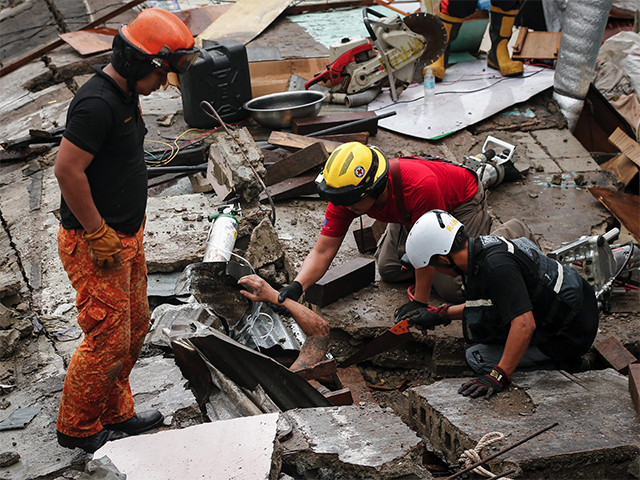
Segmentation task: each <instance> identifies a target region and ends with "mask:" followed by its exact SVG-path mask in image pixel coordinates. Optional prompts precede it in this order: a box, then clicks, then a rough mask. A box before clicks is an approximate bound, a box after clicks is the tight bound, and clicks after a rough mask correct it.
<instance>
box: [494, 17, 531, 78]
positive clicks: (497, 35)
mask: <svg viewBox="0 0 640 480" xmlns="http://www.w3.org/2000/svg"><path fill="white" fill-rule="evenodd" d="M517 14H518V9H515V10H502V9H501V8H498V7H494V6H493V5H491V19H490V25H489V37H491V50H489V56H488V57H487V65H488V66H489V67H491V68H495V69H496V70H500V73H501V74H502V75H504V76H505V77H515V76H517V75H522V72H524V67H523V66H522V62H518V61H517V60H512V59H511V57H510V56H509V50H508V49H507V44H508V43H509V40H510V39H511V30H512V28H513V24H514V22H515V19H516V15H517Z"/></svg>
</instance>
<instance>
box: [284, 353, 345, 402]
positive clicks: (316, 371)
mask: <svg viewBox="0 0 640 480" xmlns="http://www.w3.org/2000/svg"><path fill="white" fill-rule="evenodd" d="M337 368H338V364H337V362H336V361H335V359H331V360H324V361H322V362H320V363H317V364H315V365H311V366H310V367H306V368H301V369H300V370H295V371H294V373H297V374H298V375H300V376H301V377H302V378H304V379H305V380H315V379H318V378H322V377H326V376H328V375H333V374H334V373H336V369H337ZM325 396H326V395H325Z"/></svg>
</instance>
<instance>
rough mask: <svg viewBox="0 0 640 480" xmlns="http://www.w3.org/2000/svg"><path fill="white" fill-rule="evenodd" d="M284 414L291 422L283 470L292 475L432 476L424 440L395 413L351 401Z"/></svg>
mask: <svg viewBox="0 0 640 480" xmlns="http://www.w3.org/2000/svg"><path fill="white" fill-rule="evenodd" d="M283 416H284V417H285V418H286V419H287V420H288V421H289V422H290V423H291V424H292V425H293V435H292V437H291V438H289V439H287V440H285V441H283V442H282V448H283V452H282V462H283V470H284V471H285V472H286V473H288V474H289V475H293V476H294V478H313V476H315V475H319V476H320V478H336V479H348V478H366V479H372V480H373V479H379V480H382V479H384V480H392V479H400V478H431V476H430V475H429V473H428V472H427V471H426V470H425V469H424V467H423V466H422V452H423V449H424V446H423V444H422V441H421V440H420V439H419V438H418V436H417V435H416V434H415V432H413V431H411V430H410V429H409V428H408V427H407V426H406V425H405V424H404V423H402V421H400V419H399V418H398V417H396V416H395V415H394V414H393V413H392V412H389V411H384V410H382V409H380V408H378V407H374V406H371V407H360V406H355V405H353V406H344V407H329V408H313V409H304V410H291V411H289V412H286V413H284V414H283Z"/></svg>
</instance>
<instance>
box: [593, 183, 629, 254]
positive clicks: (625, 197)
mask: <svg viewBox="0 0 640 480" xmlns="http://www.w3.org/2000/svg"><path fill="white" fill-rule="evenodd" d="M587 190H589V193H591V195H593V197H594V198H595V199H596V200H598V201H600V202H601V203H602V204H603V205H604V206H605V207H606V209H607V210H609V211H610V212H611V213H612V214H613V216H614V217H616V218H617V219H618V220H620V223H622V224H623V225H624V226H625V227H626V229H627V230H629V233H630V234H631V235H632V236H633V238H634V239H635V240H636V242H640V197H638V195H630V194H628V193H622V192H616V191H615V190H611V189H609V188H599V187H593V188H589V189H587Z"/></svg>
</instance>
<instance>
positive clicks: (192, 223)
mask: <svg viewBox="0 0 640 480" xmlns="http://www.w3.org/2000/svg"><path fill="white" fill-rule="evenodd" d="M213 198H214V197H213V196H212V195H205V194H202V193H194V194H191V195H180V196H156V197H149V200H148V203H147V223H146V226H145V235H144V247H145V255H146V257H147V268H148V270H149V273H153V272H173V271H176V270H180V269H182V268H184V267H185V266H186V265H188V264H190V263H195V262H200V261H202V257H203V255H204V251H205V248H206V241H207V233H208V232H209V226H210V223H209V221H208V217H209V215H210V214H212V213H216V212H217V211H216V210H214V201H213Z"/></svg>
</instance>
